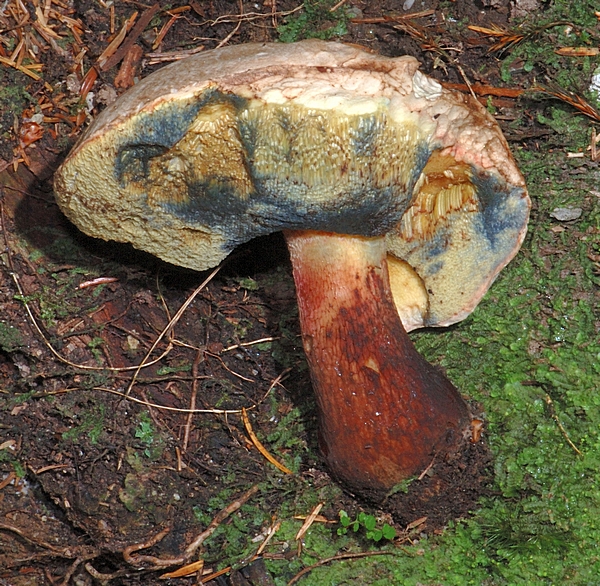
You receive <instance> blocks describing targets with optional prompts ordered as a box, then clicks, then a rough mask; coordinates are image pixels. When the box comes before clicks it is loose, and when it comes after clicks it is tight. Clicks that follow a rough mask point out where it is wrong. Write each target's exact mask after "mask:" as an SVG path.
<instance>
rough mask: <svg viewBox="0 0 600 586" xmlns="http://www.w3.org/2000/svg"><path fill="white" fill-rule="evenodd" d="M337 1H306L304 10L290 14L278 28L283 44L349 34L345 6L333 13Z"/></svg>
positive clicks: (303, 5) (303, 6)
mask: <svg viewBox="0 0 600 586" xmlns="http://www.w3.org/2000/svg"><path fill="white" fill-rule="evenodd" d="M336 4H338V2H337V0H306V1H305V2H304V3H303V4H302V10H301V11H299V12H295V13H293V14H290V15H289V16H288V17H286V18H285V19H284V23H283V24H281V25H279V26H278V27H277V33H278V34H279V40H280V41H281V42H282V43H294V42H296V41H301V40H302V39H324V40H329V39H332V38H334V37H341V36H343V35H345V34H346V33H347V32H348V21H349V16H348V13H347V11H346V8H345V7H344V6H341V7H340V8H337V9H336V10H334V11H333V12H332V11H331V9H332V8H333V7H334V6H335V5H336Z"/></svg>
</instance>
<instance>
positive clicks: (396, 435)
mask: <svg viewBox="0 0 600 586" xmlns="http://www.w3.org/2000/svg"><path fill="white" fill-rule="evenodd" d="M286 239H287V243H288V248H289V251H290V256H291V260H292V265H293V269H294V280H295V282H296V291H297V296H298V305H299V310H300V325H301V328H302V338H303V343H304V349H305V352H306V356H307V358H308V363H309V367H310V371H311V378H312V382H313V387H314V390H315V394H316V398H317V403H318V407H319V415H320V436H321V437H320V441H321V449H322V451H323V454H324V456H325V458H326V460H327V463H328V465H329V468H330V469H331V471H332V473H333V474H334V476H335V477H336V478H337V479H338V480H339V481H341V483H342V484H343V485H344V487H345V488H347V489H348V490H350V491H351V492H354V493H357V494H361V495H362V496H366V497H370V498H375V499H380V498H382V497H383V496H384V495H385V493H386V492H388V491H389V490H390V489H392V488H393V487H394V485H396V484H397V483H399V482H401V481H403V480H406V479H408V478H410V477H412V476H415V475H418V474H420V473H421V472H422V471H423V470H424V469H426V468H427V466H429V464H430V463H431V461H432V459H433V458H434V456H437V457H443V455H445V454H448V453H450V452H453V451H455V450H457V449H458V447H459V446H460V445H461V444H462V440H463V435H464V433H465V430H466V429H467V428H468V425H469V422H470V417H469V412H468V408H467V406H466V404H465V403H464V401H463V400H462V398H461V396H460V394H459V393H458V391H457V390H456V389H455V388H454V386H453V385H452V383H451V382H450V381H449V380H448V379H446V378H445V377H444V376H443V375H442V374H441V373H440V372H439V371H438V370H437V369H435V368H434V367H433V366H432V365H431V364H429V363H428V362H427V361H426V360H425V359H424V358H422V357H421V356H420V355H419V353H418V352H417V351H416V350H415V348H414V346H413V344H412V342H411V341H410V338H409V337H408V335H407V333H406V331H405V330H404V327H403V326H402V322H401V321H400V318H399V317H398V313H397V311H396V308H395V306H394V303H393V300H392V294H391V291H390V286H389V280H388V274H387V262H386V250H385V241H384V239H383V238H362V237H358V236H341V235H337V234H328V233H321V232H287V233H286Z"/></svg>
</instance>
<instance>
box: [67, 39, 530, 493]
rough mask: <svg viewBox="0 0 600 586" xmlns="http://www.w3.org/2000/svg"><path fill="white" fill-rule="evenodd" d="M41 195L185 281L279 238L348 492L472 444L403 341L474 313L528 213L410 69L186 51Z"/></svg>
mask: <svg viewBox="0 0 600 586" xmlns="http://www.w3.org/2000/svg"><path fill="white" fill-rule="evenodd" d="M55 191H56V197H57V200H58V203H59V205H60V207H61V209H62V210H63V211H64V213H65V214H66V215H67V217H68V218H69V219H70V220H71V221H72V222H74V223H75V224H76V225H77V226H78V227H79V228H81V229H82V230H83V231H84V232H86V233H87V234H89V235H91V236H94V237H98V238H103V239H112V240H117V241H121V242H129V243H131V244H133V246H135V247H137V248H140V249H143V250H145V251H148V252H151V253H153V254H155V255H156V256H158V257H160V258H162V259H164V260H166V261H169V262H171V263H174V264H176V265H181V266H184V267H189V268H193V269H197V270H205V269H207V268H210V267H213V266H215V265H216V264H218V263H219V262H220V261H221V260H222V259H223V258H225V257H226V256H227V255H228V254H229V253H230V252H231V251H232V250H233V249H234V248H235V247H236V246H237V245H239V244H241V243H243V242H246V241H248V240H250V239H252V238H254V237H256V236H260V235H264V234H268V233H271V232H275V231H283V233H284V235H285V238H286V241H287V245H288V248H289V252H290V257H291V261H292V267H293V274H294V280H295V283H296V289H297V297H298V305H299V313H300V325H301V330H302V340H303V344H304V349H305V352H306V356H307V359H308V363H309V367H310V373H311V379H312V382H313V387H314V392H315V395H316V400H317V404H318V410H319V418H320V444H321V449H322V452H323V454H324V458H325V460H326V462H327V464H328V466H329V469H330V470H331V472H332V473H333V475H334V476H335V478H337V479H338V480H339V481H340V482H341V483H342V485H343V487H344V488H346V489H347V490H349V491H351V492H353V493H355V494H358V495H362V496H363V497H368V498H370V499H375V500H381V499H382V498H383V497H384V496H385V495H386V494H387V493H388V492H389V491H390V490H391V489H393V488H394V486H395V485H397V484H398V483H400V482H402V481H405V480H406V479H408V478H410V477H412V476H414V475H417V474H420V473H421V472H422V471H423V470H425V469H426V468H427V467H428V466H429V465H430V464H431V462H432V459H433V458H437V459H438V460H443V459H444V458H446V459H449V458H454V457H456V456H457V454H458V455H460V453H461V451H462V450H464V449H465V446H466V445H468V435H469V429H470V423H471V414H470V411H469V408H468V407H467V405H466V403H465V401H464V400H463V399H462V397H461V396H460V394H459V392H458V391H457V390H456V389H455V388H454V386H453V385H452V384H451V383H450V381H449V380H448V379H447V378H446V377H445V376H444V375H443V374H442V373H441V372H440V370H438V369H437V368H435V367H433V366H432V365H430V364H429V363H428V362H427V361H426V360H424V359H423V358H422V357H421V356H420V355H419V354H418V353H417V352H416V350H415V348H414V347H413V344H412V343H411V341H410V339H409V337H408V335H407V333H406V332H407V331H409V330H412V329H414V328H418V327H424V326H443V325H449V324H452V323H455V322H456V321H459V320H461V319H463V318H464V317H466V316H467V315H468V314H469V313H470V312H471V311H472V310H473V309H474V307H475V306H476V305H477V303H478V302H479V300H480V299H481V297H482V296H483V294H484V293H485V291H486V290H487V288H488V287H489V286H490V284H491V283H492V282H493V280H494V279H495V277H496V275H497V274H498V272H499V271H500V270H501V269H502V268H503V267H504V266H505V265H506V264H507V263H508V262H509V260H510V259H511V258H512V257H513V256H514V255H515V254H516V252H517V250H518V249H519V246H520V244H521V242H522V240H523V238H524V236H525V231H526V224H527V219H528V215H529V207H530V202H529V198H528V196H527V192H526V188H525V183H524V180H523V177H522V175H521V174H520V172H519V171H518V169H517V167H516V165H515V162H514V160H513V158H512V156H511V154H510V152H509V149H508V146H507V144H506V141H505V140H504V138H503V136H502V134H501V131H500V130H499V128H498V126H497V124H496V123H495V121H494V120H493V118H492V117H491V116H490V115H489V114H488V113H487V112H486V111H485V109H484V108H483V107H482V106H480V104H478V103H477V102H476V101H475V100H474V99H472V98H471V97H469V96H465V95H463V94H460V93H457V92H453V91H449V90H446V89H444V88H443V87H442V86H441V85H440V84H439V83H438V82H437V81H435V80H433V79H431V78H429V77H427V76H425V75H424V74H422V73H421V72H420V71H419V70H418V62H417V61H416V60H415V59H414V58H412V57H406V56H405V57H397V58H388V57H382V56H379V55H373V54H370V53H367V52H365V51H362V50H360V49H358V48H356V47H354V46H347V45H343V44H338V43H328V42H323V41H317V40H310V41H303V42H300V43H295V44H288V45H284V44H247V45H238V46H232V47H225V48H221V49H217V50H213V51H207V52H205V53H201V54H198V55H196V56H193V57H190V58H187V59H185V60H183V61H179V62H177V63H174V64H172V65H169V66H167V67H164V68H163V69H161V70H160V71H158V72H156V73H153V74H152V75H150V76H148V77H147V78H146V79H144V80H143V81H142V82H140V83H139V84H138V85H136V86H135V87H133V88H132V89H130V90H129V91H128V92H127V93H125V94H124V95H123V96H121V97H120V98H119V100H117V101H116V102H115V103H114V104H112V105H111V106H109V107H108V108H107V109H106V110H104V111H103V112H102V113H101V114H100V115H99V116H98V117H97V119H96V120H95V122H94V123H93V124H92V125H91V127H90V128H89V129H88V131H87V132H86V134H85V135H84V136H83V137H82V138H81V139H80V141H79V143H78V144H77V145H76V146H75V148H74V149H73V150H72V152H71V153H70V154H69V156H68V157H67V159H66V160H65V161H64V163H63V164H62V166H61V168H60V169H59V170H58V172H57V174H56V179H55Z"/></svg>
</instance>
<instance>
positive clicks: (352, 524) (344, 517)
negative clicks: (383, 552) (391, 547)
mask: <svg viewBox="0 0 600 586" xmlns="http://www.w3.org/2000/svg"><path fill="white" fill-rule="evenodd" d="M339 514H340V523H341V525H342V526H341V527H339V528H338V530H337V534H338V535H346V534H347V533H348V531H353V532H354V533H357V532H358V531H359V529H361V528H363V529H364V530H365V537H366V538H367V539H369V540H371V541H375V542H376V543H377V542H379V541H381V540H382V539H386V540H389V541H391V540H392V539H394V538H395V537H396V530H395V529H394V528H393V527H392V526H391V525H388V524H387V523H384V524H383V526H381V527H378V526H377V519H376V518H375V517H374V516H373V515H368V514H367V513H364V512H362V511H361V512H360V513H359V514H358V516H357V517H356V519H354V520H352V518H351V517H349V516H348V513H346V511H343V510H342V511H340V513H339Z"/></svg>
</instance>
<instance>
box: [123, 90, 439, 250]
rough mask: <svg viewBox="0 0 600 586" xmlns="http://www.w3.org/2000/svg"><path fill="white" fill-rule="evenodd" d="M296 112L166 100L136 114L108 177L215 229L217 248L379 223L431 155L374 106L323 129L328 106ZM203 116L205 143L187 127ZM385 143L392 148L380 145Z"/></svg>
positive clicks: (240, 102) (212, 94)
mask: <svg viewBox="0 0 600 586" xmlns="http://www.w3.org/2000/svg"><path fill="white" fill-rule="evenodd" d="M268 108H270V110H269V109H268ZM301 108H302V107H300V106H294V107H290V106H287V107H286V106H277V105H268V107H267V108H266V109H265V110H264V111H265V112H266V114H264V116H263V114H262V112H263V111H262V110H256V109H254V110H252V109H248V101H247V100H244V99H242V98H239V97H236V96H231V95H227V94H223V93H222V92H219V91H217V90H214V89H213V90H208V91H205V92H204V93H203V94H202V95H201V96H198V97H196V98H190V99H189V100H173V101H172V102H167V103H165V104H163V105H161V106H160V107H159V108H157V109H156V110H155V111H154V112H153V113H144V114H141V115H140V116H138V118H137V119H136V120H135V122H134V125H133V126H132V128H131V129H130V130H129V131H128V138H127V139H126V140H125V141H124V142H123V144H122V145H121V146H120V147H119V148H118V156H117V159H116V163H115V169H114V172H115V175H116V177H117V179H118V181H119V183H120V184H121V185H122V186H123V187H124V188H127V185H128V184H134V185H135V187H136V189H137V190H138V191H141V192H142V193H144V192H145V193H146V197H147V198H148V201H150V199H152V205H159V206H160V207H161V208H162V209H163V210H164V211H165V213H171V214H173V215H175V216H177V217H178V218H180V219H181V220H183V221H184V222H185V223H187V224H189V225H190V226H196V225H197V226H202V227H208V228H210V229H211V230H213V231H215V232H218V233H220V234H222V235H223V236H224V237H225V240H226V242H227V248H228V249H232V248H234V247H235V246H237V245H238V244H240V243H242V242H245V241H247V240H249V239H251V238H253V237H256V236H259V235H263V234H268V233H271V232H274V231H278V230H282V229H305V230H323V231H330V232H339V233H345V234H358V235H363V236H379V235H383V234H385V233H386V232H388V231H390V230H391V229H392V228H393V227H394V226H395V225H396V224H397V223H398V221H399V220H400V218H401V217H402V215H403V214H404V212H405V210H406V208H407V206H408V205H409V204H410V201H411V198H412V192H413V188H414V185H415V183H416V181H417V180H418V178H419V176H420V174H421V171H422V169H423V167H424V166H425V164H426V162H427V160H428V158H429V156H430V150H429V145H428V143H427V141H426V140H424V139H422V138H421V139H419V138H418V136H419V134H418V130H415V129H411V128H409V129H398V128H397V127H394V126H390V122H389V120H388V119H387V112H386V111H385V110H383V111H379V112H377V113H376V114H368V115H363V116H360V115H353V116H350V115H344V114H340V113H336V112H335V111H334V112H333V114H331V118H333V119H334V122H333V123H332V124H333V126H330V125H329V119H330V118H329V117H330V113H329V112H327V111H320V110H314V109H313V110H308V109H305V110H302V109H301ZM211 112H214V113H216V114H215V115H214V117H213V118H211V117H210V116H212V114H210V113H211ZM257 112H258V113H257ZM207 113H209V114H207ZM336 116H337V119H336V118H335V117H336ZM205 120H208V122H207V123H206V124H207V128H209V129H210V131H209V132H212V133H213V134H214V137H215V142H210V140H207V139H206V138H204V137H203V135H202V133H201V132H200V131H199V130H198V128H199V127H201V128H204V126H202V124H204V122H205ZM336 124H337V126H336ZM198 125H199V126H198ZM338 128H341V129H342V136H341V137H340V135H339V134H338ZM188 133H189V135H188ZM190 137H191V138H190ZM312 138H314V142H313V141H312ZM211 140H212V139H211ZM390 142H391V143H392V144H393V145H394V148H395V149H396V151H397V152H395V153H394V154H393V155H390V153H389V152H388V150H386V149H385V148H384V147H385V146H387V145H388V144H389V143H390ZM224 145H225V146H224ZM398 145H400V147H401V148H399V147H398ZM211 151H214V152H211ZM225 160H226V161H230V160H231V161H233V163H232V165H231V166H228V164H224V161H225ZM173 161H176V164H174V163H173ZM388 161H389V164H388ZM394 165H395V167H394ZM174 167H177V169H178V170H177V172H173V173H172V172H171V170H172V169H173V168H174ZM181 169H183V170H181ZM163 178H164V179H163ZM176 190H178V191H177V193H176V194H174V191H176ZM151 193H152V194H153V195H152V197H151V196H150V194H151ZM171 193H173V194H174V195H173V196H171ZM157 194H159V195H157ZM161 194H162V195H161ZM149 205H151V204H150V203H149Z"/></svg>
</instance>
